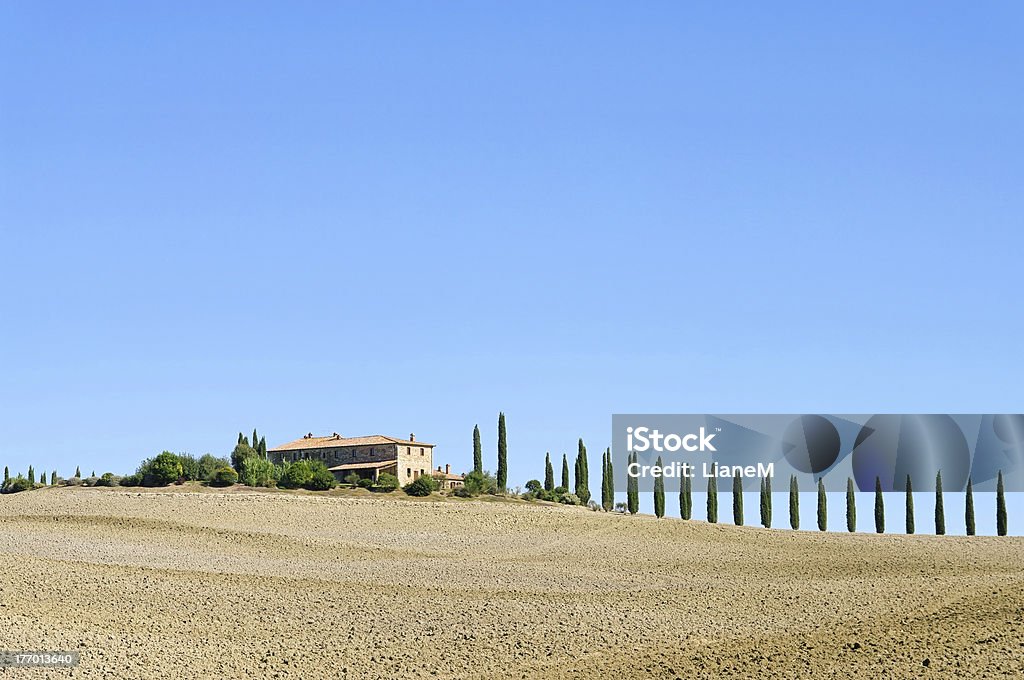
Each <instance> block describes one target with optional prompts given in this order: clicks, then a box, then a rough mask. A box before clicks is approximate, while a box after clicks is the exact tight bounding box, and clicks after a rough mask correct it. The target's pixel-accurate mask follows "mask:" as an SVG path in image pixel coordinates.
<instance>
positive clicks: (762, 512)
mask: <svg viewBox="0 0 1024 680" xmlns="http://www.w3.org/2000/svg"><path fill="white" fill-rule="evenodd" d="M757 500H758V510H759V516H760V518H761V526H763V527H765V528H766V529H767V528H768V525H767V524H765V519H766V518H767V517H768V506H767V504H766V503H765V500H764V477H762V478H761V488H760V490H759V491H758V495H757Z"/></svg>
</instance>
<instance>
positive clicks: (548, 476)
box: [473, 433, 555, 491]
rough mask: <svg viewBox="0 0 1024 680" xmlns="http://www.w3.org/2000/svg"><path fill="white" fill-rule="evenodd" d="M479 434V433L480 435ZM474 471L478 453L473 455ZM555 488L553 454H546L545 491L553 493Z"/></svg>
mask: <svg viewBox="0 0 1024 680" xmlns="http://www.w3.org/2000/svg"><path fill="white" fill-rule="evenodd" d="M478 434H479V433H478ZM473 466H474V467H473V469H476V452H475V451H474V453H473ZM554 488H555V469H554V468H553V467H551V452H550V451H548V452H547V453H545V454H544V490H545V491H551V490H553V489H554Z"/></svg>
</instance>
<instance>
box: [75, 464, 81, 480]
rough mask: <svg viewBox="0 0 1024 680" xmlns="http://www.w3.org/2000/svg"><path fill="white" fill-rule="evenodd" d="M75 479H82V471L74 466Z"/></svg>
mask: <svg viewBox="0 0 1024 680" xmlns="http://www.w3.org/2000/svg"><path fill="white" fill-rule="evenodd" d="M75 477H76V478H78V479H81V478H82V470H81V469H80V468H79V467H78V466H75Z"/></svg>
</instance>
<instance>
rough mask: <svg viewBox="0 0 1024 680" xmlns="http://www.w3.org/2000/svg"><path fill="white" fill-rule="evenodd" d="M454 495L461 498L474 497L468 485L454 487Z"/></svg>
mask: <svg viewBox="0 0 1024 680" xmlns="http://www.w3.org/2000/svg"><path fill="white" fill-rule="evenodd" d="M452 495H453V496H458V497H459V498H472V497H473V494H471V493H470V492H469V490H468V489H467V488H466V487H464V486H457V487H455V488H454V489H452Z"/></svg>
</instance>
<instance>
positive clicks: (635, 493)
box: [562, 453, 640, 515]
mask: <svg viewBox="0 0 1024 680" xmlns="http://www.w3.org/2000/svg"><path fill="white" fill-rule="evenodd" d="M564 460H565V459H564V457H563V461H564ZM636 460H637V459H636V453H633V454H632V455H631V457H630V462H631V463H635V462H636ZM626 469H627V471H628V469H629V468H628V466H627V468H626ZM568 476H569V471H568V469H565V470H564V471H563V473H562V477H563V479H564V478H566V477H568ZM626 509H627V510H629V514H631V515H635V514H636V513H638V512H640V480H639V479H637V478H636V477H634V476H633V475H630V474H628V472H627V474H626Z"/></svg>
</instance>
